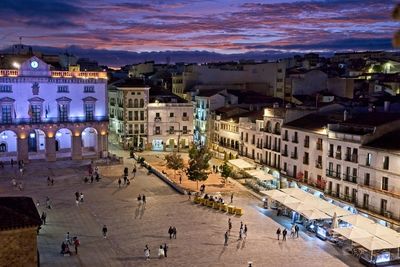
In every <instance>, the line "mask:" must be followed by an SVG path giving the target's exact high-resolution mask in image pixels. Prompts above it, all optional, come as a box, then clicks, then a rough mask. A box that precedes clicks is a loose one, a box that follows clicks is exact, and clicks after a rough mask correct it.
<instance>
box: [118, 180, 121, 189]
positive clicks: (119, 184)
mask: <svg viewBox="0 0 400 267" xmlns="http://www.w3.org/2000/svg"><path fill="white" fill-rule="evenodd" d="M118 187H119V188H121V178H118Z"/></svg>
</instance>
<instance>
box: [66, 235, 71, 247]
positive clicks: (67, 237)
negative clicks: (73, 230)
mask: <svg viewBox="0 0 400 267" xmlns="http://www.w3.org/2000/svg"><path fill="white" fill-rule="evenodd" d="M65 243H66V244H71V239H70V236H69V232H67V233H66V234H65Z"/></svg>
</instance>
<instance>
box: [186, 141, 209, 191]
mask: <svg viewBox="0 0 400 267" xmlns="http://www.w3.org/2000/svg"><path fill="white" fill-rule="evenodd" d="M211 158H212V154H211V153H210V152H209V151H208V150H207V148H206V147H196V146H192V147H191V148H190V149H189V166H188V167H187V168H186V174H187V176H188V178H189V180H191V181H195V182H197V189H198V188H199V181H205V180H207V178H208V174H209V172H208V168H209V167H210V165H209V164H208V162H209V161H210V159H211Z"/></svg>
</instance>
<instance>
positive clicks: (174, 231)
mask: <svg viewBox="0 0 400 267" xmlns="http://www.w3.org/2000/svg"><path fill="white" fill-rule="evenodd" d="M172 236H173V237H174V238H175V239H176V227H175V226H174V227H173V228H172Z"/></svg>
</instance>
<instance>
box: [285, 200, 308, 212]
mask: <svg viewBox="0 0 400 267" xmlns="http://www.w3.org/2000/svg"><path fill="white" fill-rule="evenodd" d="M285 206H286V207H288V208H289V209H291V210H294V211H296V212H299V213H300V212H302V211H304V210H313V209H314V207H313V206H312V205H309V204H308V203H301V202H300V203H299V202H297V203H287V204H286V205H285Z"/></svg>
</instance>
